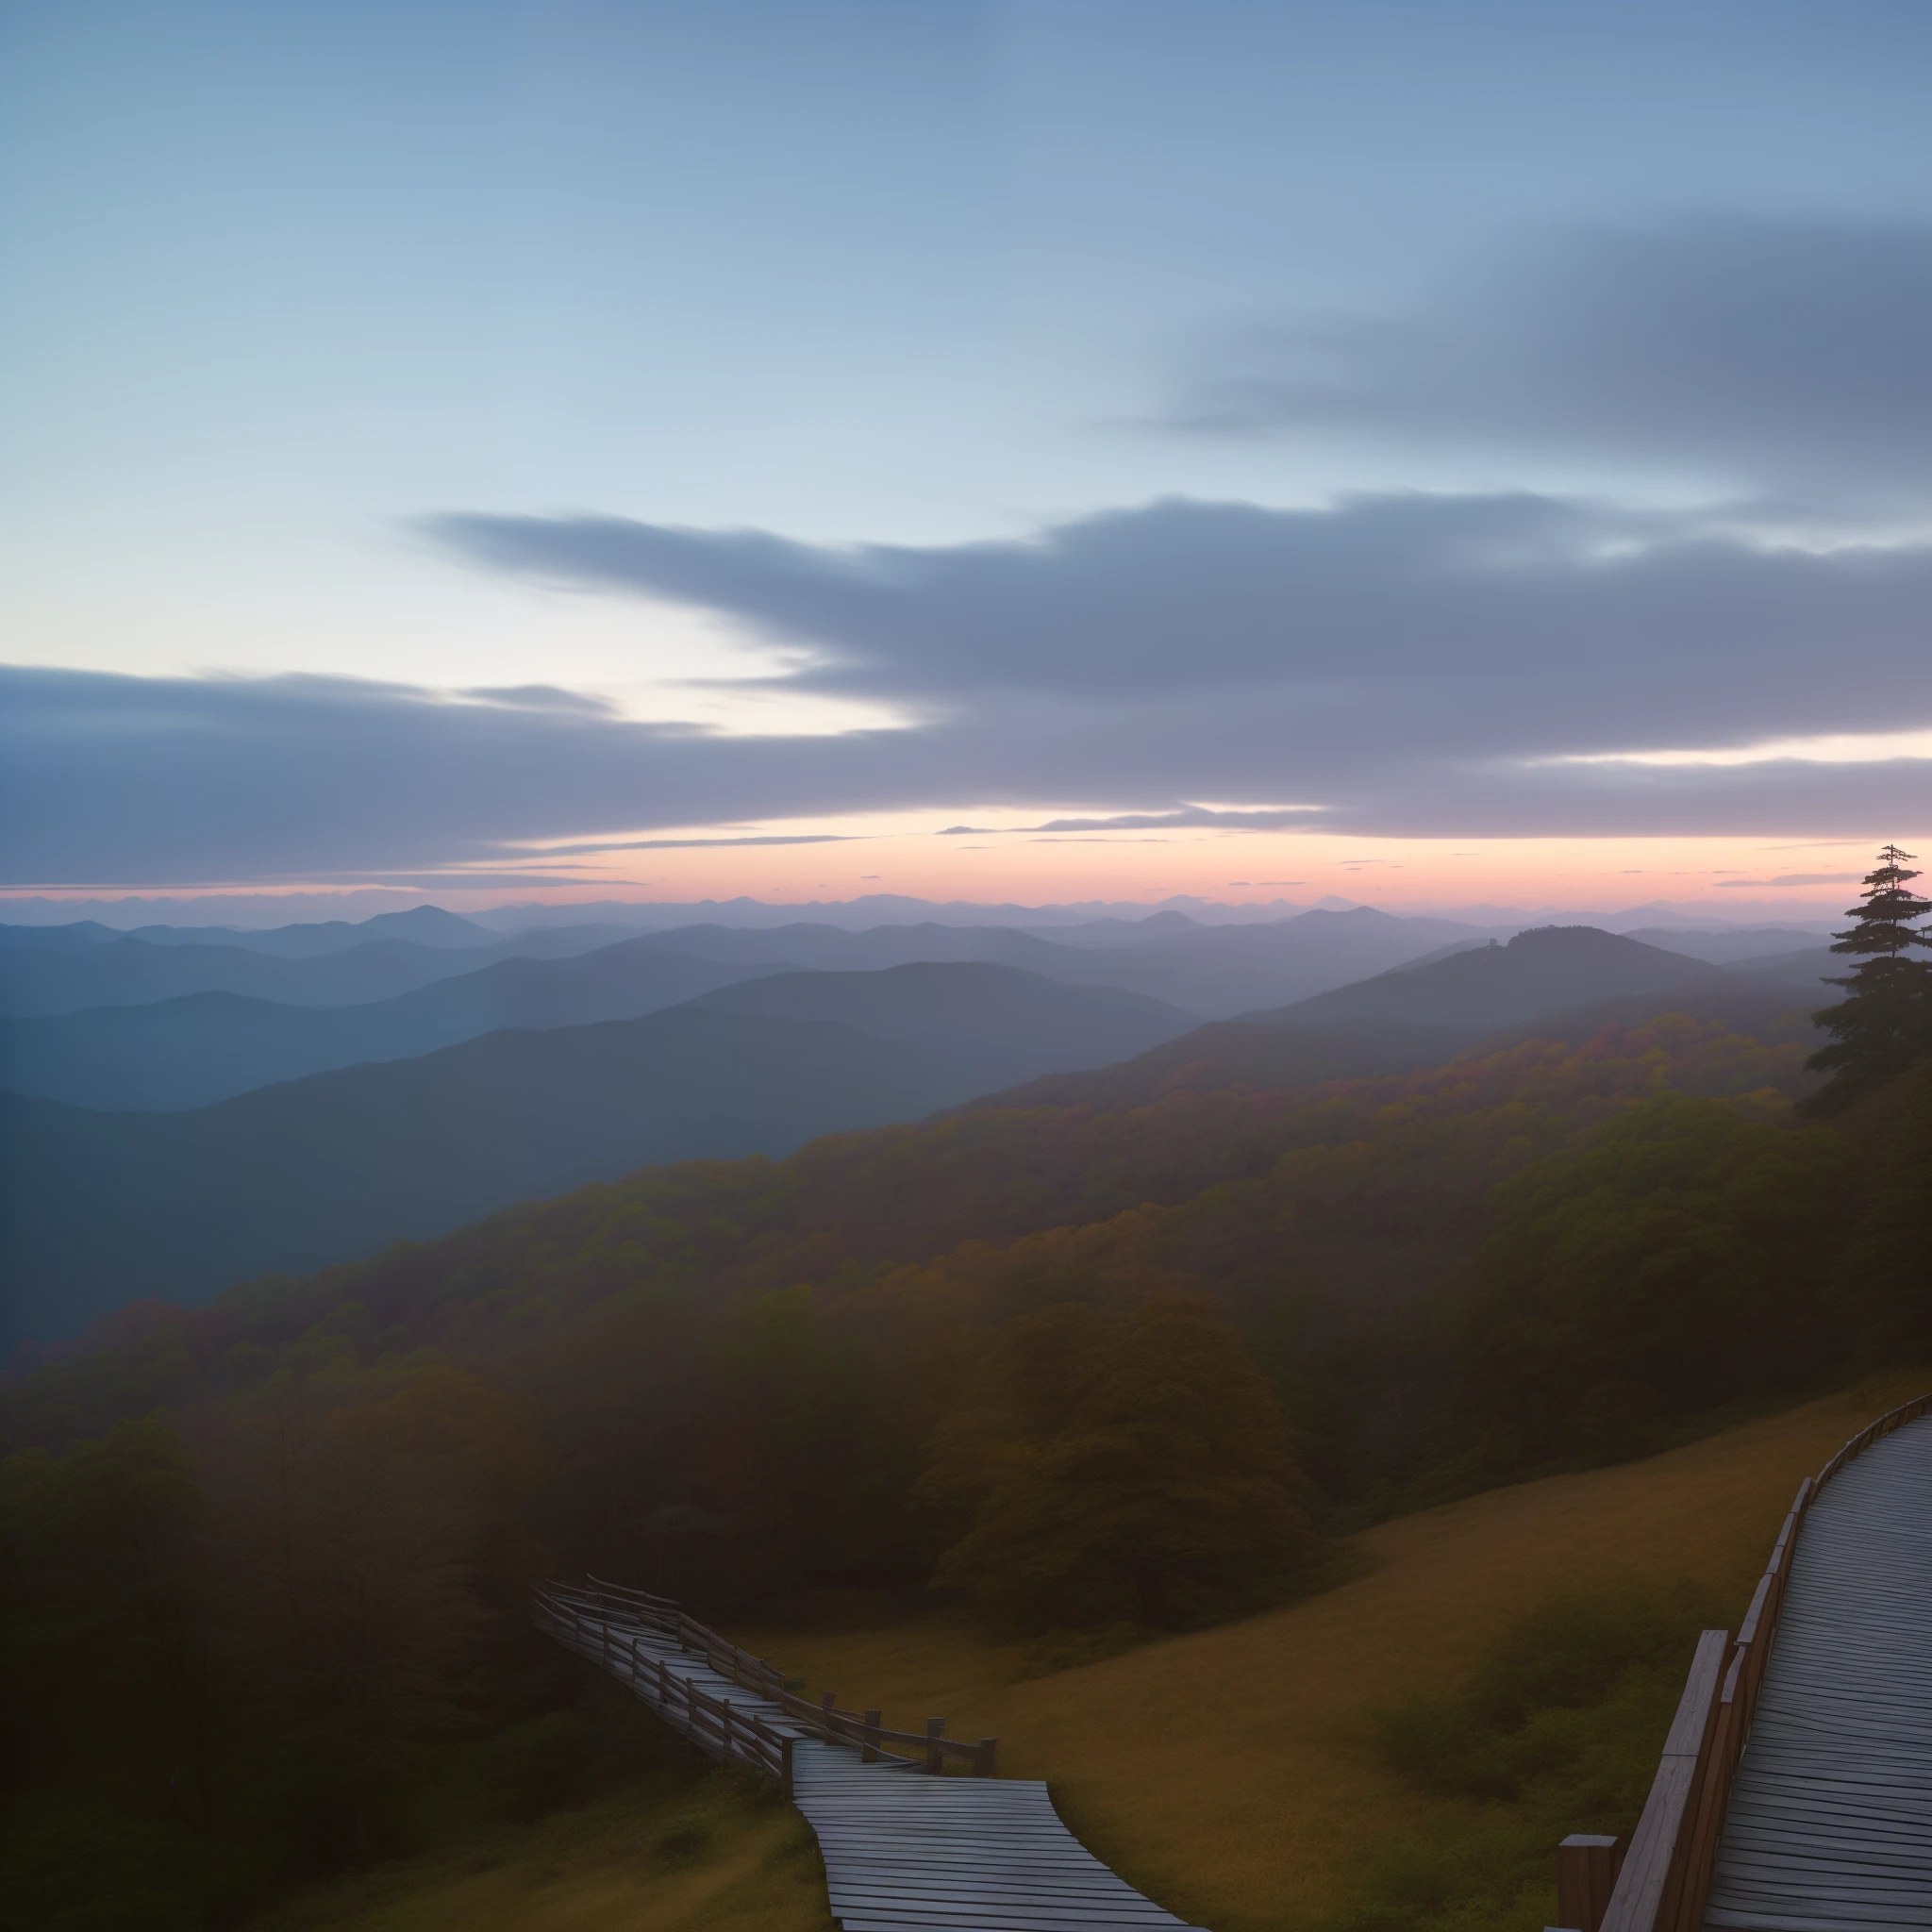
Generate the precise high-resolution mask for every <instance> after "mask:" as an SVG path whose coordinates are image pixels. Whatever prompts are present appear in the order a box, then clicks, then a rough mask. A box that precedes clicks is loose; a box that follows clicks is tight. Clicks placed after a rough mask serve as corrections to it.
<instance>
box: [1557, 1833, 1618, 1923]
mask: <svg viewBox="0 0 1932 1932" xmlns="http://www.w3.org/2000/svg"><path fill="white" fill-rule="evenodd" d="M1623 1862H1624V1841H1623V1840H1622V1839H1615V1838H1599V1837H1596V1836H1594V1835H1592V1834H1591V1833H1589V1832H1573V1833H1572V1834H1571V1835H1570V1836H1569V1837H1568V1838H1566V1839H1565V1840H1563V1842H1562V1843H1561V1844H1559V1845H1558V1846H1557V1924H1558V1925H1560V1926H1562V1927H1564V1928H1565V1932H1599V1927H1601V1925H1602V1924H1603V1923H1604V1912H1605V1909H1606V1908H1607V1907H1608V1905H1609V1903H1610V1893H1611V1891H1612V1890H1614V1889H1615V1887H1616V1883H1617V1871H1618V1868H1619V1867H1620V1866H1621V1865H1622V1864H1623Z"/></svg>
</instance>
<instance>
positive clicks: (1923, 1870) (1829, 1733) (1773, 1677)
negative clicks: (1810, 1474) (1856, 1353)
mask: <svg viewBox="0 0 1932 1932" xmlns="http://www.w3.org/2000/svg"><path fill="white" fill-rule="evenodd" d="M1705 1924H1707V1925H1710V1926H1721V1927H1724V1928H1726V1932H1897V1928H1899V1927H1901V1926H1912V1925H1916V1926H1932V1417H1926V1418H1924V1419H1922V1420H1920V1421H1917V1422H1912V1423H1908V1424H1906V1425H1905V1426H1904V1427H1903V1428H1901V1429H1899V1430H1897V1431H1896V1432H1895V1433H1893V1434H1892V1435H1890V1436H1888V1437H1887V1438H1886V1439H1885V1440H1884V1441H1880V1442H1876V1443H1874V1445H1873V1446H1872V1447H1871V1448H1870V1449H1868V1450H1866V1451H1865V1453H1864V1454H1863V1455H1862V1456H1860V1457H1858V1458H1857V1461H1855V1462H1849V1463H1847V1464H1846V1465H1845V1467H1844V1468H1843V1469H1842V1470H1841V1471H1840V1473H1839V1474H1837V1475H1836V1476H1835V1477H1834V1478H1833V1480H1832V1481H1831V1482H1830V1484H1829V1485H1827V1486H1826V1487H1824V1489H1822V1490H1821V1491H1819V1493H1818V1498H1817V1500H1816V1502H1815V1503H1813V1504H1812V1506H1811V1507H1810V1509H1809V1511H1808V1513H1807V1517H1806V1520H1805V1525H1804V1534H1803V1536H1802V1537H1801V1538H1800V1540H1799V1541H1798V1544H1797V1548H1796V1551H1795V1554H1794V1556H1793V1557H1792V1561H1791V1574H1790V1584H1789V1586H1788V1587H1787V1590H1786V1592H1785V1599H1784V1612H1783V1616H1782V1618H1781V1620H1780V1623H1779V1625H1778V1632H1777V1641H1776V1643H1775V1645H1774V1648H1773V1650H1772V1653H1771V1657H1770V1660H1769V1662H1768V1663H1767V1664H1766V1666H1765V1672H1764V1683H1763V1689H1762V1690H1761V1691H1760V1692H1759V1696H1758V1702H1757V1713H1756V1716H1755V1718H1754V1720H1753V1722H1752V1725H1751V1733H1750V1740H1749V1743H1748V1744H1747V1745H1746V1747H1745V1750H1744V1753H1743V1756H1742V1757H1741V1759H1740V1762H1739V1767H1738V1774H1737V1779H1736V1782H1735V1783H1734V1785H1733V1786H1732V1788H1731V1798H1730V1806H1729V1809H1728V1812H1727V1814H1726V1817H1725V1823H1724V1834H1723V1837H1722V1839H1721V1840H1719V1845H1718V1853H1717V1860H1716V1867H1715V1871H1714V1873H1713V1874H1712V1880H1711V1888H1710V1894H1709V1900H1708V1903H1707V1906H1706V1907H1705Z"/></svg>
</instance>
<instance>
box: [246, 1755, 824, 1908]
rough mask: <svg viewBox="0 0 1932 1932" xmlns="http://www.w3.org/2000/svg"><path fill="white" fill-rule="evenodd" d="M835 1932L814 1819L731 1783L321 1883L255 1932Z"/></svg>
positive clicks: (717, 1778)
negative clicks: (641, 1930)
mask: <svg viewBox="0 0 1932 1932" xmlns="http://www.w3.org/2000/svg"><path fill="white" fill-rule="evenodd" d="M453 1926H461V1927H462V1928H463V1932H620V1928H621V1932H635V1928H637V1927H641V1926H642V1927H649V1928H652V1932H674V1928H675V1932H833V1921H832V1919H831V1916H830V1914H829V1913H828V1911H827V1910H826V1907H825V1881H824V1866H823V1865H822V1864H821V1863H820V1862H819V1857H818V1852H817V1849H816V1847H815V1846H814V1845H813V1844H812V1841H811V1834H810V1833H809V1832H808V1830H807V1829H806V1827H805V1824H804V1822H803V1821H802V1820H801V1819H799V1818H798V1817H797V1816H796V1815H795V1814H793V1813H792V1812H791V1811H789V1810H787V1809H785V1808H783V1807H780V1806H779V1804H778V1803H777V1800H776V1797H775V1794H774V1793H768V1792H765V1791H762V1790H759V1791H758V1792H756V1793H755V1794H753V1793H748V1792H747V1790H746V1789H745V1785H744V1783H741V1781H740V1780H739V1779H738V1778H737V1777H735V1776H733V1775H732V1774H729V1773H724V1774H713V1775H711V1776H708V1777H707V1778H706V1779H704V1780H703V1782H701V1783H700V1784H699V1785H698V1786H697V1787H696V1789H695V1790H686V1791H682V1792H679V1793H677V1794H676V1795H675V1796H673V1797H670V1798H668V1799H667V1797H666V1796H665V1795H664V1793H663V1792H662V1791H660V1790H651V1789H649V1788H644V1789H641V1790H638V1791H635V1792H631V1793H629V1794H624V1793H620V1794H618V1795H616V1796H614V1797H612V1798H609V1799H607V1800H606V1801H605V1802H604V1803H602V1804H600V1805H596V1806H591V1807H587V1808H585V1809H584V1810H581V1811H571V1812H562V1813H559V1814H558V1815H557V1816H556V1817H553V1818H547V1819H544V1820H542V1821H541V1823H539V1824H534V1825H530V1826H527V1827H525V1829H522V1830H510V1831H504V1832H498V1833H494V1834H491V1837H490V1838H489V1839H487V1840H480V1841H478V1842H476V1843H475V1844H472V1845H466V1846H463V1847H460V1848H458V1849H456V1850H453V1851H450V1852H445V1853H439V1854H436V1855H433V1856H431V1857H424V1858H417V1859H411V1860H409V1861H408V1862H406V1863H402V1864H396V1865H389V1866H383V1867H380V1868H378V1869H377V1870H375V1871H373V1872H370V1873H368V1874H364V1875H362V1876H359V1877H354V1878H347V1879H342V1880H339V1881H337V1882H335V1883H332V1884H328V1885H322V1886H316V1887H314V1888H312V1889H311V1890H309V1891H308V1892H307V1893H305V1894H304V1895H302V1896H301V1897H298V1898H296V1899H294V1900H293V1901H291V1903H290V1904H289V1905H287V1906H285V1907H281V1908H279V1909H278V1910H276V1911H274V1912H272V1913H270V1914H269V1915H268V1916H267V1917H266V1918H264V1919H260V1920H258V1921H256V1922H254V1924H253V1926H252V1928H251V1932H347V1928H351V1927H353V1928H354V1932H447V1928H449V1927H453Z"/></svg>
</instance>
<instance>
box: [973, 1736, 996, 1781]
mask: <svg viewBox="0 0 1932 1932" xmlns="http://www.w3.org/2000/svg"><path fill="white" fill-rule="evenodd" d="M999 1748H1000V1740H998V1739H997V1738H982V1739H980V1740H979V1756H978V1757H977V1758H976V1759H975V1760H974V1766H973V1775H974V1777H997V1776H999V1772H998V1771H997V1770H996V1769H995V1768H994V1767H995V1764H996V1761H997V1759H998V1757H999Z"/></svg>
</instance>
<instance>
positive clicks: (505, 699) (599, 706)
mask: <svg viewBox="0 0 1932 1932" xmlns="http://www.w3.org/2000/svg"><path fill="white" fill-rule="evenodd" d="M455 695H456V696H458V697H459V698H471V699H473V700H475V702H476V703H477V704H482V705H508V706H511V707H512V708H516V709H519V710H538V711H542V710H551V711H590V712H595V713H599V714H605V715H608V714H612V713H614V712H615V710H616V706H614V705H613V704H611V703H610V701H609V700H608V698H600V697H594V696H591V695H590V694H589V693H587V692H585V691H564V690H562V689H561V688H560V687H559V686H558V685H554V684H477V685H472V686H471V687H470V688H469V689H468V690H467V691H458V692H456V693H455Z"/></svg>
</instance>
